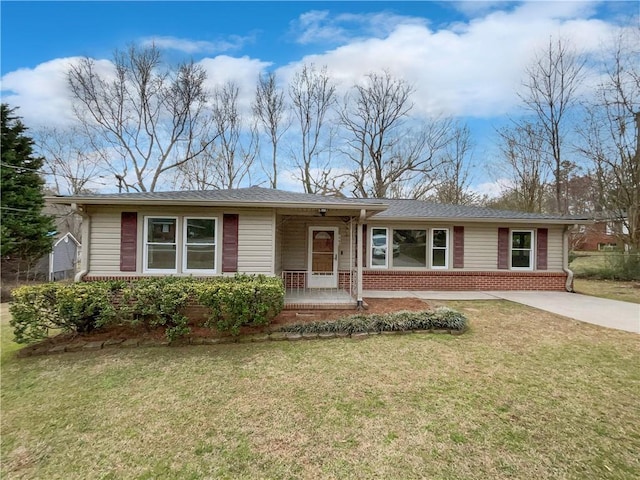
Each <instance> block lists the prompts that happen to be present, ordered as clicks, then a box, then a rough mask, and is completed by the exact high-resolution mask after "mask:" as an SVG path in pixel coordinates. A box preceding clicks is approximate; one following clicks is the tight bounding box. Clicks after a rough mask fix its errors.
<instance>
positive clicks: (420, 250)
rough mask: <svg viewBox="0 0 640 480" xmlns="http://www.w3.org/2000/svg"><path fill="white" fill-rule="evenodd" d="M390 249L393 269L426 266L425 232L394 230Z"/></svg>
mask: <svg viewBox="0 0 640 480" xmlns="http://www.w3.org/2000/svg"><path fill="white" fill-rule="evenodd" d="M392 248H393V266H394V267H426V266H427V231H426V230H394V231H393V245H392Z"/></svg>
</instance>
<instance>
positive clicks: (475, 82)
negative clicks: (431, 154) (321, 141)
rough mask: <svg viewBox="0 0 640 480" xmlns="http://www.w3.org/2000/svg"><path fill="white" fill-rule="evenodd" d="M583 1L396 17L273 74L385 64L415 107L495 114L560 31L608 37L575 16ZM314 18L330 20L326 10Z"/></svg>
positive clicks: (593, 41)
mask: <svg viewBox="0 0 640 480" xmlns="http://www.w3.org/2000/svg"><path fill="white" fill-rule="evenodd" d="M589 8H592V7H591V6H589V5H588V4H586V6H585V4H583V3H580V2H544V3H537V2H533V3H525V4H521V5H519V6H517V7H516V8H514V9H512V10H510V11H504V10H503V11H495V12H492V13H489V14H487V15H485V16H482V17H478V18H475V19H472V20H470V21H468V22H462V23H456V24H453V25H450V26H449V27H448V28H442V29H439V30H432V29H430V28H429V27H428V26H427V25H426V24H424V23H420V22H415V21H407V22H400V23H398V24H394V28H393V31H392V32H391V33H390V34H388V35H386V36H385V37H384V38H366V39H356V40H353V41H350V42H349V43H346V44H344V45H342V46H339V47H337V48H335V49H332V50H329V51H326V52H324V53H321V54H316V55H309V56H307V57H305V58H303V59H301V60H300V61H299V62H295V63H293V64H290V65H287V66H285V67H283V68H282V69H281V70H280V73H281V74H282V76H283V77H284V78H285V79H287V78H290V76H291V75H292V74H293V72H294V71H295V70H297V69H298V68H299V67H300V65H301V64H302V63H315V64H316V65H319V66H322V65H326V66H327V67H328V70H329V71H330V73H331V75H332V76H333V77H334V79H336V80H338V81H339V82H341V83H342V85H343V87H346V86H347V85H350V84H352V83H354V82H355V81H357V80H358V79H360V78H361V77H362V75H364V74H366V73H368V72H370V71H372V70H375V71H379V70H382V69H383V68H386V69H389V70H390V71H391V72H392V73H394V74H395V75H397V76H399V77H402V78H405V79H406V80H408V81H410V82H411V83H412V84H413V85H415V88H416V95H415V96H414V100H415V104H416V112H418V113H422V114H425V115H427V114H434V113H446V114H453V115H460V116H478V117H491V116H499V115H503V114H506V113H510V112H512V111H513V109H514V108H515V107H516V105H517V104H518V103H519V100H518V97H517V95H516V91H517V90H518V89H519V88H520V86H521V82H522V76H523V71H524V68H525V66H526V65H527V64H528V63H529V62H530V61H531V59H532V56H533V54H534V53H535V52H536V51H537V50H539V49H541V48H543V47H544V45H545V44H547V43H548V41H549V38H551V37H554V38H556V37H562V38H567V39H569V40H571V41H573V43H574V44H575V45H577V46H579V47H580V48H581V49H582V50H583V51H585V53H592V52H594V51H595V50H597V49H598V48H600V46H601V43H602V42H603V41H604V40H607V39H609V38H611V34H612V32H613V30H614V29H615V28H616V27H615V26H613V25H610V24H607V23H606V22H603V21H601V20H596V19H585V18H580V17H581V16H583V15H585V12H586V11H587V9H589ZM587 13H588V12H587ZM317 19H321V20H322V21H323V22H324V23H325V24H329V25H330V24H331V21H330V19H329V20H327V19H326V17H325V16H320V15H318V16H317Z"/></svg>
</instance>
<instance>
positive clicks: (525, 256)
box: [511, 250, 531, 268]
mask: <svg viewBox="0 0 640 480" xmlns="http://www.w3.org/2000/svg"><path fill="white" fill-rule="evenodd" d="M511 266H512V267H516V268H518V267H520V268H529V267H530V266H531V251H530V250H513V252H511Z"/></svg>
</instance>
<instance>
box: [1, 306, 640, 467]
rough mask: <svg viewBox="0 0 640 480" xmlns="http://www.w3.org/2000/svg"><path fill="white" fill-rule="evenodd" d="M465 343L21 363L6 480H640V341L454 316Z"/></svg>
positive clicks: (312, 345)
mask: <svg viewBox="0 0 640 480" xmlns="http://www.w3.org/2000/svg"><path fill="white" fill-rule="evenodd" d="M447 305H450V306H453V307H454V308H458V309H459V310H461V311H462V312H463V313H465V314H466V315H467V316H468V317H469V319H470V326H471V329H470V331H469V332H468V333H466V334H464V335H462V336H451V335H417V334H410V335H399V336H396V335H394V336H384V335H377V336H372V337H370V338H368V339H367V340H351V339H334V340H324V341H319V340H316V341H299V342H272V343H258V344H229V345H216V346H202V347H195V346H192V347H167V348H139V349H131V350H123V349H120V350H118V349H114V350H102V351H100V352H94V353H84V352H78V353H67V354H62V355H58V356H47V357H32V358H24V359H17V358H16V357H15V350H16V346H15V345H14V344H12V342H11V336H10V333H9V332H8V327H7V325H6V324H7V315H6V310H3V311H2V313H3V315H2V391H1V400H2V404H1V405H2V419H1V422H2V423H1V432H0V433H1V444H0V445H1V454H2V466H1V471H0V477H2V478H3V479H13V478H24V479H93V478H96V479H97V478H102V479H121V478H139V479H151V478H153V479H163V478H166V479H182V478H185V479H200V478H232V479H242V478H247V479H253V478H283V479H285V478H291V479H293V478H295V479H298V478H302V479H306V478H308V479H318V478H322V479H325V478H328V479H331V478H336V479H348V478H363V479H365V478H366V479H370V478H385V479H395V478H397V479H412V478H430V479H458V478H459V479H487V478H491V479H507V478H509V479H513V478H521V479H553V478H558V479H560V478H562V479H583V478H589V479H590V478H598V479H635V478H638V477H640V457H639V456H638V452H639V451H640V431H639V430H638V424H639V423H640V396H639V395H638V392H639V391H640V369H639V368H638V365H640V336H639V335H635V334H631V333H625V332H619V331H614V330H608V329H604V328H599V327H597V326H592V325H587V324H582V323H579V322H575V321H570V320H567V319H564V318H560V317H557V316H554V315H551V314H546V313H542V312H539V311H537V310H534V309H530V308H528V307H524V306H519V305H516V304H513V303H510V302H456V303H454V302H451V303H447Z"/></svg>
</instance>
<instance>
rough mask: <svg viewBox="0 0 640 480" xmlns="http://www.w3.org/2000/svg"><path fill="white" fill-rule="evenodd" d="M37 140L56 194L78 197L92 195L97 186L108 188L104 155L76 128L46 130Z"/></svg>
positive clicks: (38, 134)
mask: <svg viewBox="0 0 640 480" xmlns="http://www.w3.org/2000/svg"><path fill="white" fill-rule="evenodd" d="M35 138H36V145H37V147H38V149H39V151H40V153H41V154H42V156H43V157H44V162H45V167H46V170H47V173H48V174H49V175H50V176H51V179H52V181H53V183H54V185H53V187H54V188H55V191H56V193H58V194H62V195H78V194H81V193H87V192H90V191H91V190H92V186H95V185H96V184H97V185H107V183H106V182H105V177H106V174H107V172H105V171H104V169H103V158H102V155H101V153H100V152H99V151H96V150H95V149H94V144H93V142H91V139H89V138H87V137H86V136H85V135H84V132H82V131H81V130H80V129H78V128H77V127H71V128H69V129H66V130H61V129H59V128H55V127H54V128H44V129H42V130H40V131H38V132H37V134H36V137H35Z"/></svg>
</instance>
